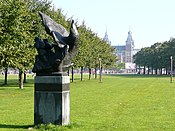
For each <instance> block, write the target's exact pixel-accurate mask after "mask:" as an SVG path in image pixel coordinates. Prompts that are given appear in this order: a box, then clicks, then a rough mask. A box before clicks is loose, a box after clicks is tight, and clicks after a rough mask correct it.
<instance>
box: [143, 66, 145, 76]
mask: <svg viewBox="0 0 175 131" xmlns="http://www.w3.org/2000/svg"><path fill="white" fill-rule="evenodd" d="M143 74H144V75H145V66H144V68H143Z"/></svg>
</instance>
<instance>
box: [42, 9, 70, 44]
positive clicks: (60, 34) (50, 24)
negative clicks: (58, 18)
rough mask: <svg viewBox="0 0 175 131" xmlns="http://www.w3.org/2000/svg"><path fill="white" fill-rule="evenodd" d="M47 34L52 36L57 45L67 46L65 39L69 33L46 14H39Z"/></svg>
mask: <svg viewBox="0 0 175 131" xmlns="http://www.w3.org/2000/svg"><path fill="white" fill-rule="evenodd" d="M39 15H40V17H41V19H42V22H43V24H44V26H45V29H46V32H47V34H49V35H51V36H52V37H53V38H54V40H55V42H56V43H57V44H60V43H61V44H65V42H64V37H68V36H69V33H68V31H67V30H66V29H65V28H64V27H63V26H62V25H60V24H58V23H56V22H55V21H54V20H52V19H51V18H50V17H49V16H47V15H46V14H43V13H42V12H39Z"/></svg>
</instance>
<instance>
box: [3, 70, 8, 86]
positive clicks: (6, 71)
mask: <svg viewBox="0 0 175 131" xmlns="http://www.w3.org/2000/svg"><path fill="white" fill-rule="evenodd" d="M7 73H8V68H7V67H6V68H5V79H4V85H7Z"/></svg>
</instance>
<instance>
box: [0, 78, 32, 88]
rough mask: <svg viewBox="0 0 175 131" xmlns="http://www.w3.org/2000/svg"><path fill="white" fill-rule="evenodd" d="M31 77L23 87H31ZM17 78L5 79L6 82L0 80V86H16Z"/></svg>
mask: <svg viewBox="0 0 175 131" xmlns="http://www.w3.org/2000/svg"><path fill="white" fill-rule="evenodd" d="M33 83H34V81H33V79H28V80H27V82H26V83H24V87H33ZM18 86H19V85H18V80H17V79H10V80H8V81H7V84H4V81H3V80H0V87H18Z"/></svg>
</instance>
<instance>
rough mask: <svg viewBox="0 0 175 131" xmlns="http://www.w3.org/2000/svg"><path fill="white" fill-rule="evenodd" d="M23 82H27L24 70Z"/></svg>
mask: <svg viewBox="0 0 175 131" xmlns="http://www.w3.org/2000/svg"><path fill="white" fill-rule="evenodd" d="M24 83H27V79H26V71H24Z"/></svg>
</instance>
